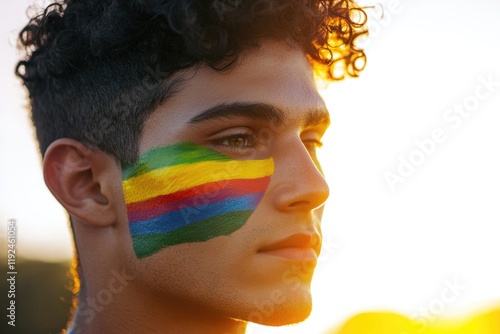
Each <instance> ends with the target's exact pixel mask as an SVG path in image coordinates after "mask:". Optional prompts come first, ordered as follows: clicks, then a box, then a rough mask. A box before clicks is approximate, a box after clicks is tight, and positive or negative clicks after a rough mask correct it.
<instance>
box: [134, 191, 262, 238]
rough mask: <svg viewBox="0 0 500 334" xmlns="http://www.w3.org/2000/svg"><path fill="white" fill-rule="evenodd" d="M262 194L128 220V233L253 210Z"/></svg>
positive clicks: (165, 228)
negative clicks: (145, 218) (142, 218)
mask: <svg viewBox="0 0 500 334" xmlns="http://www.w3.org/2000/svg"><path fill="white" fill-rule="evenodd" d="M263 195H264V192H259V193H254V194H250V195H244V196H238V197H230V198H227V199H225V200H223V201H220V202H216V203H211V204H206V205H198V206H191V207H187V208H184V209H181V210H177V211H171V212H168V213H165V214H163V215H161V216H158V217H155V218H151V219H147V220H142V221H137V222H130V233H131V234H132V236H135V235H144V234H151V233H165V232H170V231H173V230H176V229H178V228H180V227H183V226H186V225H189V224H192V223H196V222H200V221H202V220H205V219H208V218H212V217H215V216H218V215H221V214H224V213H228V212H233V211H245V210H255V208H256V207H257V205H258V204H259V202H260V200H261V198H262V196H263Z"/></svg>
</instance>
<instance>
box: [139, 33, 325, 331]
mask: <svg viewBox="0 0 500 334" xmlns="http://www.w3.org/2000/svg"><path fill="white" fill-rule="evenodd" d="M183 75H184V79H185V81H184V82H183V84H182V85H181V86H180V89H179V91H178V92H177V93H176V94H175V96H174V97H173V98H171V99H169V100H168V101H166V102H165V103H164V104H163V105H161V106H160V107H158V108H157V110H155V111H154V112H153V113H152V114H151V116H150V117H149V118H148V120H147V121H146V122H145V125H144V129H143V136H142V138H141V142H140V153H144V152H147V151H149V150H150V149H152V148H155V147H164V146H171V145H175V144H179V143H185V142H188V143H193V144H196V145H199V146H201V147H206V148H208V149H211V150H214V151H216V152H219V153H221V154H223V155H225V156H228V157H230V158H231V159H233V160H238V161H240V160H241V161H243V160H265V159H269V158H272V161H273V163H274V172H273V174H272V176H271V178H270V181H269V184H268V186H267V189H265V192H264V196H263V197H262V199H261V200H260V202H259V204H258V206H257V207H256V209H255V211H254V212H253V213H252V214H251V215H250V217H249V218H248V220H246V223H245V224H244V225H242V227H241V228H239V229H237V230H235V231H234V232H232V233H231V234H229V235H227V236H218V237H214V238H207V239H208V240H207V241H202V242H186V243H182V242H181V243H178V244H175V245H172V246H167V247H164V248H162V249H161V250H159V251H158V252H156V253H154V254H151V255H148V256H145V257H143V258H137V259H136V260H134V262H135V263H134V267H135V272H136V273H137V274H136V282H137V283H139V284H140V285H141V286H142V287H143V288H144V292H145V293H147V294H150V295H151V296H154V297H153V298H155V299H157V300H158V303H157V304H158V305H170V306H173V305H175V308H176V309H179V310H180V309H182V308H186V310H190V311H191V312H200V314H212V315H213V316H226V317H231V318H237V319H243V320H248V321H251V322H257V323H262V324H269V325H280V324H287V323H292V322H297V321H301V320H303V319H304V318H305V317H307V315H308V314H309V312H310V308H311V296H310V281H311V277H312V273H313V270H314V267H315V265H316V257H317V255H318V253H319V248H320V240H321V237H320V226H319V224H320V218H321V211H322V210H321V206H322V205H323V203H324V202H325V200H326V198H327V197H328V187H327V185H326V183H325V180H324V178H323V176H322V174H321V172H320V168H319V164H318V162H317V159H316V155H315V150H316V148H317V146H318V145H320V139H321V137H322V135H323V133H324V132H325V130H326V128H327V126H328V114H327V112H326V108H325V105H324V102H323V101H322V99H321V98H320V96H319V95H318V92H317V89H316V86H315V83H314V79H313V74H312V69H311V66H310V65H309V63H308V61H307V59H306V57H305V56H304V54H303V52H302V51H301V50H300V49H298V48H292V47H290V46H287V45H286V44H284V43H280V42H270V41H265V42H263V44H262V47H261V48H260V49H258V50H250V51H248V52H247V53H245V54H244V55H243V56H242V57H241V59H240V61H239V63H238V64H236V66H235V67H234V68H233V69H232V70H230V71H225V72H221V73H219V72H216V71H214V70H212V69H210V68H208V67H204V66H202V67H200V68H199V69H197V70H194V69H189V70H188V71H187V72H186V73H184V74H183ZM214 107H217V108H214ZM207 111H208V112H207ZM208 172H209V171H207V173H208ZM200 206H202V204H200ZM129 238H130V235H129Z"/></svg>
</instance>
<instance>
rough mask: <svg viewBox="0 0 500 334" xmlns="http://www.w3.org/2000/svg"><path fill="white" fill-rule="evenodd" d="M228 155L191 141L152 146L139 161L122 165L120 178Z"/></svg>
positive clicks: (216, 159)
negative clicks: (129, 164)
mask: <svg viewBox="0 0 500 334" xmlns="http://www.w3.org/2000/svg"><path fill="white" fill-rule="evenodd" d="M229 160H231V159H230V158H229V157H227V156H225V155H223V154H220V153H219V152H216V151H213V150H209V149H206V148H205V147H203V146H199V145H195V144H192V143H187V142H183V143H179V144H176V145H170V146H163V147H156V148H153V149H151V150H149V151H147V152H145V153H143V154H142V155H141V157H140V158H139V161H138V162H137V163H135V164H133V165H131V166H123V167H122V179H123V180H126V179H129V178H132V177H135V176H139V175H142V174H146V173H149V172H151V171H153V170H155V169H159V168H164V167H169V166H175V165H181V164H191V163H195V162H200V161H229Z"/></svg>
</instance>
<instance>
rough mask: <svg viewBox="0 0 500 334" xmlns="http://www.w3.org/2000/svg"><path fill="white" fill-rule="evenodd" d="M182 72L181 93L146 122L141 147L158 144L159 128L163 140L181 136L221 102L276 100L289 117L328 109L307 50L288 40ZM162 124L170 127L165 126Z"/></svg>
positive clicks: (289, 118) (277, 105) (264, 45)
mask: <svg viewBox="0 0 500 334" xmlns="http://www.w3.org/2000/svg"><path fill="white" fill-rule="evenodd" d="M182 76H183V79H184V80H183V82H182V84H181V85H180V88H179V89H178V91H177V93H175V95H174V96H173V97H171V98H170V99H168V100H167V101H166V102H165V103H164V104H162V105H161V106H160V107H158V108H157V110H155V111H154V112H153V113H152V114H151V116H150V117H149V118H148V119H147V120H146V122H145V125H144V130H143V140H142V143H141V146H154V144H153V143H151V140H154V139H155V137H157V136H156V135H155V134H157V133H158V132H161V136H162V137H163V138H165V136H169V135H172V136H175V135H176V133H178V132H179V131H182V129H183V127H184V126H185V124H186V123H188V122H189V120H190V119H191V118H193V117H195V116H196V115H197V114H199V113H201V112H203V111H204V110H206V109H209V108H212V107H214V106H217V105H220V104H221V103H228V104H230V103H235V102H245V103H266V104H270V105H273V106H274V107H276V108H279V109H281V110H282V111H284V113H285V116H286V118H287V120H288V121H293V120H297V121H301V120H302V118H304V117H306V113H307V112H308V111H310V110H319V109H325V105H324V102H323V100H322V99H321V97H320V96H319V94H318V91H317V88H316V84H315V81H314V75H313V70H312V68H311V65H310V64H309V62H308V60H307V58H306V56H305V55H304V53H303V51H302V50H301V49H300V48H298V47H295V46H291V45H288V44H286V43H284V42H275V41H264V42H262V45H261V47H260V48H258V49H250V50H248V51H246V52H244V53H243V54H242V56H241V57H240V59H239V60H238V62H237V63H236V64H235V66H234V67H232V68H231V69H230V70H226V71H223V72H217V71H215V70H213V69H211V68H209V67H207V66H200V67H198V68H192V69H188V70H187V71H186V72H184V73H182ZM162 124H164V125H165V124H168V126H167V127H163V128H160V127H161V125H162ZM157 140H159V139H157ZM154 141H155V140H154ZM141 150H142V149H141Z"/></svg>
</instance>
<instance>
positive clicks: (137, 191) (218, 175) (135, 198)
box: [122, 158, 274, 204]
mask: <svg viewBox="0 0 500 334" xmlns="http://www.w3.org/2000/svg"><path fill="white" fill-rule="evenodd" d="M273 171H274V163H273V159H272V158H268V159H265V160H232V161H203V162H198V163H194V164H187V165H175V166H170V167H165V168H160V169H155V170H153V171H150V172H148V173H146V174H142V175H139V176H136V177H133V178H130V179H128V180H125V181H123V182H122V185H123V191H124V195H125V202H126V203H127V204H129V203H133V202H139V201H144V200H147V199H150V198H152V197H156V196H159V195H166V194H171V193H174V192H177V191H179V190H183V189H188V188H191V187H196V186H199V185H202V184H205V183H209V182H216V181H225V180H233V179H254V178H260V177H264V176H269V175H271V174H272V173H273Z"/></svg>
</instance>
